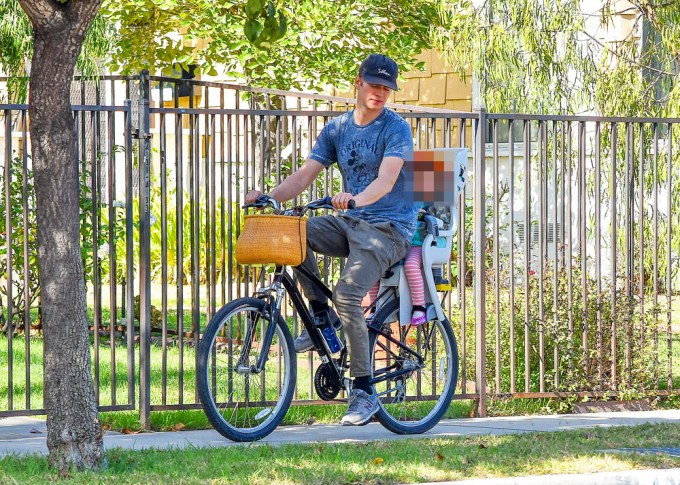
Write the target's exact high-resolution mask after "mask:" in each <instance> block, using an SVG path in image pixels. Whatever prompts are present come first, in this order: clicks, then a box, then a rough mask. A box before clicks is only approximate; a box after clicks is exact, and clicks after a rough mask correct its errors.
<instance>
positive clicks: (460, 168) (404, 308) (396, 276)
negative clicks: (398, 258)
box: [379, 148, 468, 325]
mask: <svg viewBox="0 0 680 485" xmlns="http://www.w3.org/2000/svg"><path fill="white" fill-rule="evenodd" d="M423 151H426V152H435V159H437V160H444V161H445V163H446V162H449V163H450V162H453V164H454V166H453V170H454V174H455V178H454V181H455V183H454V189H453V190H454V193H453V203H452V204H451V205H449V206H448V207H449V223H448V224H447V225H445V224H444V221H442V220H441V219H439V218H437V219H436V223H437V229H436V230H435V231H428V234H427V235H426V236H425V238H424V239H423V268H422V271H423V276H424V282H425V300H426V303H431V304H432V305H428V319H434V318H435V317H436V318H437V319H438V320H440V321H441V320H444V318H445V315H444V311H443V310H442V306H441V302H440V300H439V295H438V294H437V287H436V284H435V281H434V276H433V274H432V267H433V266H436V265H442V264H448V263H449V262H450V261H451V245H452V244H453V236H454V235H455V234H456V233H457V232H458V207H459V201H460V193H461V191H462V190H463V187H465V180H466V178H467V153H468V149H467V148H434V149H430V150H423ZM433 232H438V234H434V233H433ZM394 286H398V288H399V301H400V305H399V321H400V322H401V324H402V325H407V324H409V323H410V322H411V312H412V306H413V304H412V302H411V290H410V288H409V286H408V281H407V280H406V274H405V272H404V267H403V265H399V266H396V267H394V268H392V275H391V276H390V277H389V278H382V279H381V280H380V294H382V293H383V290H384V289H385V288H387V287H394ZM381 303H382V302H380V304H381ZM380 304H379V305H380ZM433 313H434V314H433ZM394 317H396V315H394V316H393V318H392V319H391V320H392V321H394V320H395V319H396V318H394Z"/></svg>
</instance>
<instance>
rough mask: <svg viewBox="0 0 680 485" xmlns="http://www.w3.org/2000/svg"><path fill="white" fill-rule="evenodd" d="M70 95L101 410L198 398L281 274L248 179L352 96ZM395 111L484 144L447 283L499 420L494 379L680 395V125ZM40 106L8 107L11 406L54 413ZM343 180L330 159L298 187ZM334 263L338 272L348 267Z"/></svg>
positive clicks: (475, 377) (472, 381)
mask: <svg viewBox="0 0 680 485" xmlns="http://www.w3.org/2000/svg"><path fill="white" fill-rule="evenodd" d="M0 93H2V90H1V89H0ZM72 102H73V104H74V122H75V123H76V126H77V128H78V136H79V157H78V158H79V160H78V162H79V164H80V168H81V177H82V190H81V206H82V214H81V227H82V230H81V235H82V247H83V259H84V262H85V267H86V274H85V278H86V280H87V283H88V302H89V308H90V309H91V323H92V327H91V331H92V344H93V371H94V379H95V383H96V386H95V387H96V389H97V398H98V402H99V404H100V409H102V410H112V409H139V410H140V413H141V415H142V418H143V420H146V419H148V415H149V412H150V411H152V410H160V409H177V408H192V407H197V406H198V404H197V397H196V391H195V368H196V365H195V362H196V361H195V358H196V354H195V352H194V349H195V347H196V344H197V343H198V341H199V339H200V335H201V331H202V329H203V328H204V327H205V325H206V322H207V321H208V320H209V319H210V317H211V316H212V315H213V314H214V313H215V311H216V309H217V308H219V307H220V306H221V305H223V304H225V303H226V302H228V301H230V300H232V299H233V298H236V297H239V296H243V295H247V294H249V292H251V291H252V289H253V288H254V287H255V286H257V285H258V284H259V282H260V279H261V278H262V277H263V276H262V275H260V274H256V273H255V272H253V271H251V270H246V269H244V268H242V267H239V266H238V265H236V263H235V261H234V260H233V257H232V254H233V251H232V250H233V244H234V242H235V240H236V237H237V236H238V232H239V228H240V225H241V221H242V213H241V210H240V206H241V204H242V203H243V197H244V194H245V193H246V192H247V191H248V190H249V189H251V188H259V189H261V190H266V189H267V188H268V187H272V186H274V185H276V184H277V183H278V182H279V181H280V180H281V179H283V178H284V177H285V176H286V175H287V174H288V173H290V172H291V171H294V170H295V169H296V168H297V167H298V166H299V165H300V164H301V163H302V162H303V161H304V159H305V157H306V155H307V154H308V153H309V151H310V150H311V147H312V146H313V143H314V140H315V139H316V136H317V134H318V133H319V132H320V130H321V128H322V127H323V126H324V124H325V122H326V121H327V120H328V119H330V118H331V117H334V116H336V115H338V114H339V113H340V112H343V111H346V110H347V109H350V108H351V107H352V102H353V101H352V100H347V99H342V98H336V97H330V96H321V95H308V94H303V93H292V92H283V91H273V90H264V89H255V88H250V87H247V86H240V85H231V84H224V83H210V82H201V81H186V80H177V79H172V78H163V77H150V76H147V75H145V74H143V75H142V76H140V77H139V78H123V77H111V78H105V79H102V80H100V81H98V82H97V83H95V82H92V81H87V80H79V81H77V82H75V83H74V90H73V93H72ZM393 108H394V109H396V110H397V111H399V112H400V114H402V116H404V118H405V119H406V120H407V121H408V122H409V123H410V124H411V126H412V129H413V135H414V140H415V144H416V148H434V147H447V146H448V147H452V146H467V147H469V148H470V157H471V163H469V164H468V165H469V168H470V172H471V177H470V183H469V186H468V187H467V188H466V190H465V193H464V198H463V200H465V201H466V203H465V205H464V206H462V207H460V209H459V210H460V229H459V233H458V236H457V240H456V247H455V249H454V258H453V262H452V263H453V264H452V265H451V267H450V268H448V269H447V270H448V271H449V274H448V277H449V278H450V279H451V280H452V282H454V288H455V289H454V290H453V291H452V292H451V293H450V294H447V295H445V296H444V297H445V301H446V308H447V311H448V312H449V314H450V319H451V321H452V322H453V326H454V330H455V333H456V337H457V339H458V342H459V347H460V353H461V374H460V375H461V380H460V382H459V387H458V392H457V398H460V399H475V400H476V401H477V403H478V412H479V414H481V415H484V414H485V412H486V399H487V396H515V397H550V396H565V395H573V394H579V395H589V396H594V397H606V396H609V395H616V394H618V395H621V396H631V395H634V394H635V393H638V394H639V393H644V392H648V393H652V394H655V395H664V394H669V393H673V392H676V391H675V389H677V388H678V386H679V383H678V381H677V379H678V377H677V376H678V374H679V371H678V361H679V359H680V323H676V322H675V320H674V318H673V315H674V314H673V309H674V307H675V304H676V300H675V294H676V293H677V288H678V279H677V276H678V275H677V268H678V264H677V259H678V252H679V251H680V233H679V232H678V230H677V229H675V230H674V228H676V227H677V226H678V224H677V222H678V212H679V211H677V210H674V208H675V207H677V206H678V205H677V204H676V202H677V198H678V195H679V194H680V190H678V183H677V182H676V180H677V179H678V176H679V175H680V174H679V173H678V168H679V165H680V160H679V159H678V156H677V154H678V153H680V152H679V151H678V150H677V148H678V136H679V135H678V127H677V126H676V125H677V124H678V123H679V122H680V120H676V119H663V120H662V119H637V118H630V119H627V118H616V119H614V118H597V117H566V116H525V115H496V114H487V113H485V112H484V111H479V112H474V113H459V112H452V111H444V110H434V109H428V108H418V107H413V106H401V105H396V106H393ZM27 121H28V120H27V106H26V105H20V104H19V105H17V104H14V105H12V104H4V105H0V128H1V130H0V131H1V132H2V134H0V148H1V149H0V166H2V169H3V170H2V174H3V175H2V177H3V184H2V187H0V192H1V194H2V197H0V199H1V201H2V202H0V205H2V207H3V209H4V211H5V217H4V228H5V229H4V231H0V232H2V235H1V236H0V245H1V247H2V249H0V253H1V254H0V266H2V270H3V271H2V274H3V275H4V278H3V279H2V280H0V301H1V303H2V306H3V313H2V316H3V318H4V320H3V325H4V330H5V331H4V335H3V336H1V337H0V355H2V357H3V358H2V360H0V362H5V363H6V365H5V368H6V371H5V369H3V370H2V371H0V416H3V415H10V414H31V413H33V414H38V413H42V412H44V411H43V410H42V365H41V363H42V340H41V334H40V312H39V303H40V294H39V285H38V283H37V266H36V254H37V251H36V243H35V225H34V220H33V213H34V198H33V196H32V178H31V161H30V150H29V136H28V133H27ZM480 127H481V129H480ZM339 181H340V176H339V172H338V171H337V169H329V170H328V171H327V172H326V173H324V174H323V175H322V176H321V177H320V178H319V179H318V180H317V181H316V182H315V183H314V184H313V185H312V186H311V187H310V188H309V189H308V190H307V191H306V192H305V193H304V194H303V195H302V196H301V197H300V198H299V200H297V201H296V202H303V201H304V200H307V199H310V198H315V197H319V196H323V195H327V194H332V193H333V192H334V191H336V190H338V188H339V184H340V182H339ZM322 263H323V267H324V269H325V277H326V279H327V280H328V281H332V280H333V278H334V277H335V276H337V274H338V272H339V268H340V265H341V264H342V263H341V262H340V261H336V260H332V259H324V260H323V261H322ZM286 311H287V312H290V315H288V316H289V317H290V318H291V319H292V321H293V325H294V330H295V331H296V332H297V331H299V324H298V322H297V320H296V318H295V315H294V314H292V312H291V310H290V309H289V308H288V307H286ZM299 359H300V360H299V363H298V369H299V378H298V385H297V388H296V394H295V397H296V401H297V402H299V403H301V402H317V401H316V397H315V393H314V389H313V387H314V384H313V375H314V369H315V368H316V366H318V364H319V362H317V361H316V360H315V359H314V358H313V357H312V356H311V354H305V355H301V356H299ZM674 379H675V382H674ZM636 395H637V394H636Z"/></svg>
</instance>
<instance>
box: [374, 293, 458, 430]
mask: <svg viewBox="0 0 680 485" xmlns="http://www.w3.org/2000/svg"><path fill="white" fill-rule="evenodd" d="M395 312H396V314H397V315H398V313H399V299H398V298H395V299H393V300H391V301H389V302H387V303H386V304H385V305H384V306H383V308H381V309H379V310H378V312H377V313H376V315H375V317H374V318H373V324H374V326H378V327H381V328H391V329H395V330H398V331H399V333H400V335H399V336H398V337H395V338H396V339H397V340H399V341H401V342H405V341H406V342H407V343H408V338H409V337H408V334H406V335H403V333H404V327H401V326H400V324H399V322H398V321H395V322H393V323H389V324H387V323H384V322H387V321H390V320H395V318H390V317H394V316H395ZM390 325H392V327H390ZM414 329H415V331H416V340H415V342H414V343H412V344H411V345H409V347H414V346H415V347H418V348H420V349H421V350H422V348H423V345H424V341H425V339H426V334H427V333H428V332H429V334H430V338H429V339H428V341H430V342H435V344H434V345H432V343H430V345H431V346H432V348H434V352H429V353H428V354H427V357H428V358H430V357H432V355H433V354H434V356H435V357H434V359H433V362H429V361H428V362H426V364H425V366H424V367H423V368H422V369H419V370H415V371H413V373H412V374H411V375H409V376H408V377H407V378H404V379H403V381H397V379H398V378H397V379H392V380H387V381H383V382H378V383H376V384H375V385H374V390H373V392H377V393H378V396H379V399H378V402H379V405H380V409H379V410H378V412H377V413H376V417H377V419H378V421H379V422H380V423H381V424H382V425H383V426H384V427H385V428H387V429H388V430H390V431H392V432H393V433H397V434H420V433H424V432H425V431H428V430H429V429H431V428H432V427H434V426H435V425H436V424H437V423H438V422H439V420H440V419H441V418H442V416H443V415H444V413H446V411H447V409H448V408H449V405H450V404H451V400H452V399H453V394H454V392H455V389H456V385H457V382H458V346H457V344H456V338H455V336H454V334H453V330H452V329H451V324H450V322H449V321H448V319H446V318H445V319H444V320H443V321H439V320H432V321H430V322H428V323H426V324H424V325H422V326H419V327H411V328H410V330H409V333H410V332H412V331H414ZM380 337H381V334H380V333H378V332H376V331H375V330H371V331H369V349H370V355H371V369H372V377H375V374H376V373H380V370H381V369H384V368H385V367H384V366H385V365H386V364H387V365H394V366H396V368H403V366H404V365H407V364H408V363H410V364H412V365H413V364H414V362H415V360H414V359H413V358H412V357H410V356H408V354H407V353H406V352H404V351H403V350H401V349H400V348H399V347H398V346H397V345H395V344H392V343H391V342H389V341H387V340H386V339H385V338H384V337H383V338H382V339H380ZM438 345H439V346H443V348H444V349H445V351H446V352H445V360H441V359H442V357H441V356H439V355H437V351H438V349H437V346H438ZM414 350H417V348H414ZM439 350H441V349H439ZM399 352H401V353H402V354H404V355H406V357H404V356H403V355H398V354H399ZM437 358H439V362H438V366H437V362H436V360H437ZM390 359H392V361H390ZM400 359H401V361H400ZM442 373H444V374H445V375H444V376H443V378H442V379H437V378H436V377H441V374H442ZM434 374H437V375H435V376H434V378H432V377H433V375H434ZM428 380H429V382H428ZM390 386H394V387H390ZM390 389H391V391H390ZM428 389H429V395H428V394H427V393H426V391H427V390H428ZM414 391H415V392H414ZM428 397H430V398H432V399H427V398H428Z"/></svg>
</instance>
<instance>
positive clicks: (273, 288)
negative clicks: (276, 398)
mask: <svg viewBox="0 0 680 485" xmlns="http://www.w3.org/2000/svg"><path fill="white" fill-rule="evenodd" d="M295 269H297V270H298V271H300V273H302V274H303V275H304V276H305V277H307V278H308V279H309V280H310V281H311V282H312V283H313V284H315V285H316V286H317V287H318V288H320V289H321V290H322V292H323V293H324V294H325V295H326V297H327V298H329V299H331V297H332V296H333V292H332V291H331V290H330V289H329V288H328V287H327V286H326V285H325V284H324V283H323V281H321V280H320V279H319V278H318V277H317V276H316V275H314V274H312V273H310V272H309V271H308V270H307V269H305V268H304V267H303V266H296V267H295ZM388 291H389V290H385V291H384V292H383V293H382V294H381V295H380V297H379V298H378V299H377V300H376V301H378V300H380V299H381V298H382V297H383V296H384V295H385V293H387V292H388ZM286 292H287V293H288V296H289V297H290V299H291V301H292V303H293V306H294V307H295V309H296V311H297V312H298V315H299V316H300V319H301V320H302V323H303V325H304V326H305V328H306V329H307V331H308V332H309V335H310V337H311V339H312V342H313V343H314V346H315V348H316V349H317V350H316V351H317V352H318V353H319V355H320V356H321V360H322V361H324V362H329V363H332V364H333V365H331V366H330V367H331V369H332V371H333V372H334V373H335V377H337V379H338V380H339V381H340V382H342V381H343V379H344V364H345V362H346V358H347V347H345V348H343V349H342V351H341V353H340V358H339V361H340V363H341V364H340V366H339V365H338V364H337V363H336V361H335V360H334V359H333V355H332V354H331V353H330V352H329V350H328V349H327V348H326V345H325V342H324V341H323V337H322V336H321V334H320V332H319V331H318V330H317V328H316V326H315V325H314V321H313V318H312V315H311V313H310V312H309V309H308V308H307V305H306V304H305V302H304V300H303V299H302V293H301V292H300V290H299V289H298V287H297V285H296V284H295V282H294V280H293V278H292V276H291V275H290V273H289V272H288V271H286V267H285V266H277V267H276V270H275V272H274V280H273V281H272V284H271V285H269V286H267V287H263V288H261V289H260V290H258V291H257V292H256V293H255V295H254V296H255V297H256V298H267V299H268V300H269V301H268V303H269V314H270V316H271V318H270V323H269V325H268V326H267V329H266V331H265V336H264V340H263V350H262V352H261V353H260V359H259V361H258V363H257V365H256V366H255V368H256V370H257V372H260V371H262V369H264V366H265V364H266V361H267V355H268V349H269V346H270V345H271V342H272V339H273V338H274V332H275V329H276V326H275V325H272V322H275V321H277V319H278V315H279V314H280V311H281V302H282V300H283V296H284V293H286ZM272 293H276V297H275V298H274V297H273V296H272ZM395 295H396V293H395ZM387 301H389V300H387ZM368 329H369V331H373V332H375V333H377V334H380V335H381V336H382V337H384V338H385V339H386V340H387V341H389V342H391V343H392V344H394V345H395V346H397V347H399V348H400V349H401V350H402V351H404V352H406V353H408V354H409V355H411V356H413V357H414V358H416V359H417V362H418V365H419V366H422V365H423V362H424V359H423V357H422V356H421V355H420V354H419V353H417V352H415V351H413V350H412V349H410V348H409V347H407V346H406V345H404V344H403V343H402V342H401V341H399V340H397V339H395V338H394V337H392V336H391V335H390V334H388V333H386V332H385V331H384V330H383V329H382V328H380V327H378V326H376V325H373V324H369V325H368ZM265 349H266V350H267V351H265ZM385 350H387V349H385ZM390 369H391V367H386V368H384V369H379V370H378V372H379V374H378V375H376V376H374V377H373V378H372V379H371V380H370V383H371V384H376V383H378V382H382V381H385V380H388V379H394V378H396V377H399V376H401V375H406V374H409V373H411V372H413V371H414V370H417V369H400V370H397V371H394V372H389V370H390Z"/></svg>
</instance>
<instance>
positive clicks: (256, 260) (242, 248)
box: [235, 214, 307, 266]
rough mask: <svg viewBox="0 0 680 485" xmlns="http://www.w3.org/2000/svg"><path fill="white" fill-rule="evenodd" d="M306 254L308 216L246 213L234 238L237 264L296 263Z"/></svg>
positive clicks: (292, 264) (293, 264)
mask: <svg viewBox="0 0 680 485" xmlns="http://www.w3.org/2000/svg"><path fill="white" fill-rule="evenodd" d="M306 254H307V219H305V218H302V217H293V216H279V215H274V214H253V215H248V216H245V223H244V226H243V230H242V231H241V234H240V235H239V237H238V240H237V241H236V253H235V256H236V261H238V263H239V264H250V265H262V264H276V265H289V266H297V265H298V264H300V263H302V261H304V259H305V256H306Z"/></svg>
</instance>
